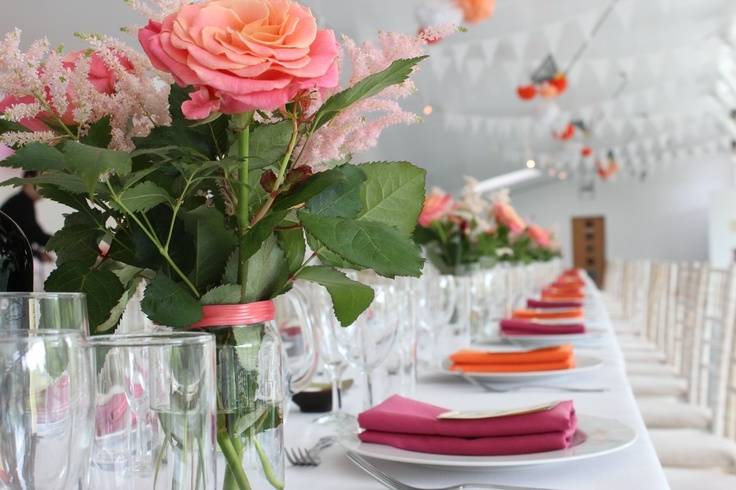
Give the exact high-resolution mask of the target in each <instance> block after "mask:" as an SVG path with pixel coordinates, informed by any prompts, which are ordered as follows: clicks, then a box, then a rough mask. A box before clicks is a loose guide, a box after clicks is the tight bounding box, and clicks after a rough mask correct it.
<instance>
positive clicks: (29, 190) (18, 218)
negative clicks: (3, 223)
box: [0, 172, 51, 262]
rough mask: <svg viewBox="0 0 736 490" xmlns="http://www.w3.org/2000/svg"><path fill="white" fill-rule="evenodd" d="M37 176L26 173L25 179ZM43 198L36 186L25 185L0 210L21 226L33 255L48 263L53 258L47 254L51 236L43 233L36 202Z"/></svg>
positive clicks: (32, 173) (34, 173) (33, 173)
mask: <svg viewBox="0 0 736 490" xmlns="http://www.w3.org/2000/svg"><path fill="white" fill-rule="evenodd" d="M36 175H37V173H36V172H25V173H24V174H23V177H24V178H28V177H35V176H36ZM41 198H42V197H41V194H39V192H38V190H37V189H36V186H34V185H33V184H24V185H23V187H22V188H21V190H20V191H19V192H18V193H16V194H14V195H13V196H11V197H10V198H8V200H7V201H5V203H4V204H3V205H2V208H0V210H2V212H4V213H5V214H7V215H8V216H10V218H11V219H12V220H13V221H15V222H16V223H17V224H18V226H20V229H21V230H23V233H25V235H26V238H28V241H29V242H30V243H31V248H32V249H33V254H34V255H35V256H36V257H37V258H39V259H40V260H42V261H44V262H48V261H50V260H51V258H50V257H49V255H48V254H47V253H46V251H45V247H46V243H47V242H48V241H49V238H51V235H49V234H48V233H46V232H45V231H43V229H42V228H41V226H40V225H39V224H38V220H37V219H36V201H38V200H40V199H41Z"/></svg>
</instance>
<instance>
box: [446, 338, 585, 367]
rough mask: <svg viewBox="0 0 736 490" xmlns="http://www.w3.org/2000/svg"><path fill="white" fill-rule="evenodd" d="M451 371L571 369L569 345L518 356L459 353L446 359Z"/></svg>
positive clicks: (511, 353) (545, 348) (571, 357)
mask: <svg viewBox="0 0 736 490" xmlns="http://www.w3.org/2000/svg"><path fill="white" fill-rule="evenodd" d="M450 360H451V361H452V365H451V366H450V369H451V370H452V371H462V372H467V373H518V372H529V371H553V370H558V369H571V368H573V367H575V357H574V355H573V347H572V345H571V344H563V345H558V346H553V347H544V348H541V349H534V350H528V351H521V352H492V351H481V350H473V349H462V350H459V351H457V352H456V353H454V354H453V355H451V356H450Z"/></svg>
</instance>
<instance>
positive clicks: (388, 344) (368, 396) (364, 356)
mask: <svg viewBox="0 0 736 490" xmlns="http://www.w3.org/2000/svg"><path fill="white" fill-rule="evenodd" d="M361 282H364V283H365V282H372V284H371V286H372V287H373V290H374V291H375V297H374V299H373V302H372V303H371V305H370V306H369V307H368V308H367V309H366V310H365V311H364V312H363V313H362V314H361V315H360V316H359V317H358V319H357V320H356V321H355V323H353V324H352V325H350V326H348V327H341V326H340V325H339V324H335V323H333V328H332V331H333V332H334V335H335V338H336V339H337V346H338V349H339V351H340V354H341V355H342V356H343V357H344V358H345V359H346V360H347V361H348V364H350V365H351V366H353V367H355V368H356V369H358V370H359V371H360V372H361V375H362V376H363V389H364V396H363V407H364V408H365V409H368V408H370V407H373V406H374V405H375V401H376V400H375V399H374V390H373V381H374V379H373V373H374V371H375V369H376V368H377V367H378V366H379V365H380V364H381V363H382V362H383V361H384V360H385V359H386V357H387V356H388V354H389V352H390V351H391V349H392V348H393V346H394V341H395V340H396V333H397V331H398V329H399V323H400V316H401V315H405V314H406V312H405V311H404V310H403V306H404V305H400V304H399V302H398V301H397V294H396V286H395V284H394V283H393V282H392V281H388V280H383V279H381V278H376V279H374V280H373V281H366V280H365V278H363V277H361Z"/></svg>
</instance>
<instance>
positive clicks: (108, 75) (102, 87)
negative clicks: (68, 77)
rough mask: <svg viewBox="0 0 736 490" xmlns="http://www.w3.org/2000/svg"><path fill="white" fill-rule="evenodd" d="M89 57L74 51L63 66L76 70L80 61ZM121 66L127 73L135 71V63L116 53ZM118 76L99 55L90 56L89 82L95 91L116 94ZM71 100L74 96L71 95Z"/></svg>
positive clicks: (66, 58)
mask: <svg viewBox="0 0 736 490" xmlns="http://www.w3.org/2000/svg"><path fill="white" fill-rule="evenodd" d="M87 56H88V55H87V54H86V53H85V52H84V51H72V52H71V53H68V54H67V55H66V56H64V59H63V64H64V67H65V68H68V69H70V70H72V71H73V70H75V69H76V68H77V65H78V63H79V60H80V59H81V58H83V57H87ZM115 57H116V58H117V60H118V62H119V63H120V66H121V67H122V69H123V70H125V71H127V72H132V71H133V69H134V66H133V63H131V61H130V60H129V59H128V57H127V56H125V55H124V54H122V53H115ZM118 78H119V77H118V75H117V73H115V70H113V69H112V68H110V67H109V66H107V64H106V63H105V61H104V60H103V59H102V56H100V54H99V53H92V54H91V55H89V69H88V70H87V80H89V81H90V83H91V84H92V85H94V87H95V89H97V91H98V92H100V93H101V94H107V95H110V94H112V93H113V92H115V86H116V84H117V82H118ZM69 96H70V98H71V97H73V94H69Z"/></svg>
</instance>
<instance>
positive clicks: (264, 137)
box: [248, 121, 294, 168]
mask: <svg viewBox="0 0 736 490" xmlns="http://www.w3.org/2000/svg"><path fill="white" fill-rule="evenodd" d="M293 131H294V130H293V127H292V123H291V121H281V122H278V123H276V124H263V125H260V126H257V127H256V128H255V129H253V131H252V133H251V135H250V160H249V162H248V166H249V167H250V168H263V167H267V166H269V165H273V164H275V163H277V162H279V161H280V160H281V159H282V158H283V157H284V154H285V153H286V148H287V147H288V145H289V140H290V139H291V134H292V133H293Z"/></svg>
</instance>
